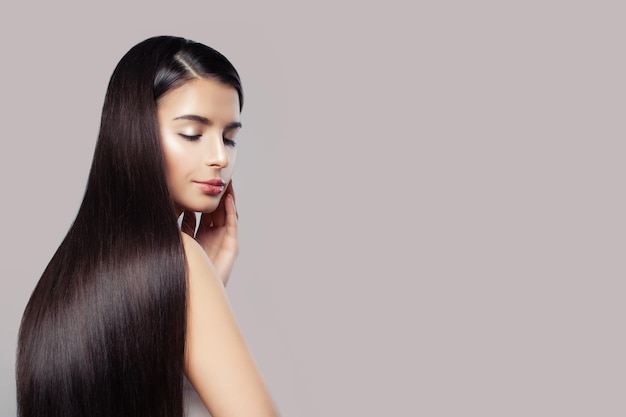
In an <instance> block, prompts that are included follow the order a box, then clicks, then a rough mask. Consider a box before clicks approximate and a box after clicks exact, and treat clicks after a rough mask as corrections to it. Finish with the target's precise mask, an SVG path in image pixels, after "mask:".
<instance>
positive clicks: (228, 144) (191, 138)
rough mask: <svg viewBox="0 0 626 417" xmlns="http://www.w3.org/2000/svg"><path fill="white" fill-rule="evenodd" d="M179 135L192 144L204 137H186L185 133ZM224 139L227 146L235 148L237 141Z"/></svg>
mask: <svg viewBox="0 0 626 417" xmlns="http://www.w3.org/2000/svg"><path fill="white" fill-rule="evenodd" d="M179 135H180V137H181V138H183V139H185V140H188V141H190V142H195V141H197V140H199V139H200V138H201V137H202V135H185V134H183V133H179ZM222 139H223V140H224V144H225V145H226V146H235V144H236V143H235V141H234V140H232V139H228V138H222Z"/></svg>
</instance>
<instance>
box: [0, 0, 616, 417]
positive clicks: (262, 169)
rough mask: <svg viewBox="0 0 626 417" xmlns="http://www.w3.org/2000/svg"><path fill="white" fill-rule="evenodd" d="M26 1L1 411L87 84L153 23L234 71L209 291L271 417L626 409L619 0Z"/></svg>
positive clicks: (94, 108)
mask: <svg viewBox="0 0 626 417" xmlns="http://www.w3.org/2000/svg"><path fill="white" fill-rule="evenodd" d="M41 3H42V4H41V5H35V4H33V3H28V2H27V3H12V4H10V5H9V3H8V2H5V3H4V4H3V5H2V6H0V34H1V35H2V36H1V37H0V39H1V40H0V45H1V49H0V52H1V54H2V65H1V66H0V75H1V76H0V80H1V81H2V89H1V94H0V110H1V112H0V121H1V125H0V126H1V129H2V130H1V133H2V142H1V145H0V146H1V151H0V174H1V175H0V189H1V190H2V206H1V210H2V215H1V216H0V219H1V220H0V221H1V222H2V229H1V230H2V234H1V237H0V239H1V249H2V262H1V263H0V268H1V269H0V271H1V273H2V281H1V282H2V284H1V285H2V291H0V297H2V300H1V301H0V306H1V307H0V308H1V309H2V315H1V325H2V328H1V329H0V332H1V334H2V344H1V345H0V375H1V379H0V415H2V416H12V415H15V413H16V408H15V380H14V378H15V375H14V361H15V347H16V339H17V330H18V326H19V320H20V318H21V315H22V311H23V309H24V306H25V304H26V302H27V300H28V297H29V295H30V293H31V291H32V289H33V288H34V286H35V283H36V282H37V280H38V278H39V276H40V274H41V273H42V271H43V269H44V268H45V266H46V264H47V263H48V261H49V260H50V258H51V256H52V255H53V253H54V251H55V250H56V248H57V246H58V245H59V243H60V242H61V240H62V238H63V236H64V235H65V233H66V231H67V229H68V227H69V226H70V224H71V222H72V221H73V219H74V216H75V215H76V212H77V209H78V206H79V204H80V201H81V200H82V196H83V192H84V187H85V183H86V179H87V174H88V170H89V166H90V163H91V158H92V154H93V148H94V144H95V141H96V136H97V132H98V127H99V119H100V110H101V106H102V102H103V99H104V94H105V89H106V85H107V82H108V79H109V77H110V75H111V73H112V71H113V68H114V67H115V65H116V63H117V62H118V60H119V59H120V58H121V57H122V55H123V54H124V53H125V52H126V51H127V50H128V49H129V48H130V47H131V46H133V45H134V44H136V43H137V42H139V41H141V40H143V39H145V38H147V37H150V36H154V35H160V34H173V35H180V36H184V37H187V38H190V39H194V40H197V41H200V42H203V43H206V44H208V45H210V46H213V47H215V48H216V49H218V50H219V51H221V52H222V53H224V54H225V55H226V56H227V57H228V58H229V59H230V60H231V61H232V62H233V64H234V65H235V66H236V68H237V69H238V70H239V72H240V74H241V76H242V79H243V85H244V94H245V105H244V109H243V113H242V122H243V124H244V128H243V130H242V132H241V136H240V141H239V144H238V147H239V158H238V161H237V169H236V172H235V176H234V184H235V189H236V193H237V198H238V210H239V214H240V237H241V254H240V257H239V260H238V263H237V264H236V266H235V270H234V272H233V275H232V276H231V280H230V283H229V285H228V287H227V292H228V294H229V297H230V300H231V303H232V307H233V310H234V311H235V314H236V316H237V319H238V321H239V323H240V325H241V327H242V329H243V332H244V334H245V336H246V338H247V340H248V343H249V345H250V348H251V350H252V352H253V354H254V356H255V358H256V359H257V362H258V363H259V366H260V368H261V370H262V373H263V375H264V377H265V379H266V380H267V383H268V385H269V387H270V390H271V392H272V394H273V396H274V398H275V400H276V403H277V404H278V406H279V408H280V409H281V411H282V414H283V416H294V417H295V416H298V417H313V416H338V417H345V416H386V415H394V416H429V417H430V416H481V417H485V416H498V417H500V416H591V415H594V416H603V417H605V416H623V415H626V403H625V402H624V392H625V391H626V379H625V377H624V376H625V375H626V366H625V365H626V360H625V355H624V352H626V338H625V334H624V317H625V314H624V313H626V311H625V310H626V308H625V303H624V294H625V292H624V291H625V289H626V285H625V284H624V278H626V274H625V272H626V271H625V270H626V268H625V262H624V250H625V249H626V248H625V246H626V245H625V236H626V230H625V221H624V213H626V207H625V205H626V204H625V203H626V199H625V197H624V178H625V174H626V168H625V164H624V157H625V150H626V145H625V139H626V135H625V133H626V132H625V130H626V129H625V127H624V120H625V119H624V115H625V110H626V105H625V102H626V99H625V97H626V91H625V90H626V89H625V81H624V80H625V74H626V65H625V55H624V39H626V37H625V36H626V29H625V26H624V19H623V17H624V12H625V11H626V10H624V7H623V6H622V5H621V2H609V1H593V2H592V1H552V0H550V1H517V2H502V1H475V2H463V1H455V2H450V1H447V2H446V1H428V2H414V3H413V4H412V5H410V6H409V5H407V4H408V3H409V2H406V4H405V3H404V2H399V1H391V2H390V1H387V2H381V3H380V4H376V5H373V4H368V2H356V1H353V2H341V1H339V2H310V3H305V4H297V2H287V1H283V2H278V1H269V2H247V3H248V4H245V3H246V2H244V3H242V2H229V1H221V2H206V1H203V2H187V3H185V2H167V3H165V2H147V1H144V2H141V3H142V4H139V3H137V2H135V3H132V2H124V3H121V2H120V3H119V4H115V2H108V3H106V4H97V5H87V3H84V2H74V4H70V3H66V2H62V1H61V2H48V3H43V2H41ZM93 238H94V239H97V238H98V236H93ZM242 401H245V399H242Z"/></svg>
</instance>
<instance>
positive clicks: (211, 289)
mask: <svg viewBox="0 0 626 417" xmlns="http://www.w3.org/2000/svg"><path fill="white" fill-rule="evenodd" d="M182 238H183V247H184V251H185V256H186V259H187V277H188V278H187V279H188V301H187V340H186V349H185V363H186V374H187V377H188V379H189V381H190V382H191V383H192V385H193V386H194V388H195V389H196V391H197V392H198V395H199V396H200V398H201V399H202V401H203V402H204V404H205V405H206V407H207V408H208V410H209V412H210V413H211V415H212V416H213V417H230V416H237V417H238V416H246V417H254V416H259V417H261V416H262V417H275V416H278V412H277V410H276V409H275V407H274V405H273V403H272V400H271V398H270V395H269V393H268V391H267V388H266V387H265V383H264V382H263V379H262V377H261V375H260V373H259V371H258V369H257V366H256V364H255V363H254V359H253V358H252V355H251V354H250V352H249V350H248V347H247V345H246V342H245V340H244V338H243V335H242V334H241V332H240V330H239V326H238V325H237V322H236V321H235V318H234V316H233V313H232V311H231V308H230V305H229V303H228V300H227V298H226V294H225V291H224V287H223V285H222V282H221V281H220V278H219V277H218V275H217V273H216V270H215V268H214V267H213V265H212V264H211V262H210V260H209V258H208V256H207V254H206V252H205V251H204V250H203V248H202V247H201V246H200V245H199V244H198V242H196V241H195V240H194V239H193V238H192V237H190V236H188V235H187V234H185V233H182Z"/></svg>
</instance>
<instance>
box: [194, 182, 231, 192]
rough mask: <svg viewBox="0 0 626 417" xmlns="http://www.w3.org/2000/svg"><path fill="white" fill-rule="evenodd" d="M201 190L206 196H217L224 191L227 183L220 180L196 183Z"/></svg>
mask: <svg viewBox="0 0 626 417" xmlns="http://www.w3.org/2000/svg"><path fill="white" fill-rule="evenodd" d="M195 183H196V184H197V185H198V187H199V188H200V190H202V192H204V193H206V194H210V195H217V194H219V193H221V192H222V191H223V190H224V186H225V185H226V183H225V182H224V181H223V180H222V179H220V178H217V179H212V180H208V181H195Z"/></svg>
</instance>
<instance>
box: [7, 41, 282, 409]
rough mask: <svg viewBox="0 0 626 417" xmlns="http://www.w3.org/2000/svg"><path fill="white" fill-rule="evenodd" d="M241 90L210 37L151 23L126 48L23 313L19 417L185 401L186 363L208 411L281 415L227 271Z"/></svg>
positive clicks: (172, 405) (233, 241)
mask: <svg viewBox="0 0 626 417" xmlns="http://www.w3.org/2000/svg"><path fill="white" fill-rule="evenodd" d="M242 104H243V95H242V89H241V83H240V80H239V75H238V74H237V71H236V70H235V68H234V67H233V66H232V65H231V63H230V62H229V61H228V60H227V59H226V58H225V57H224V56H223V55H221V54H220V53H219V52H217V51H215V50H213V49H211V48H209V47H207V46H205V45H202V44H199V43H195V42H191V41H188V40H185V39H182V38H176V37H155V38H151V39H147V40H146V41H144V42H141V43H139V44H138V45H136V46H135V47H133V48H132V49H131V50H130V51H129V52H128V53H127V54H126V55H125V56H124V57H123V58H122V60H121V61H120V62H119V64H118V65H117V67H116V69H115V71H114V72H113V75H112V77H111V80H110V82H109V86H108V89H107V94H106V98H105V101H104V105H103V110H102V120H101V126H100V133H99V136H98V142H97V144H96V149H95V153H94V158H93V162H92V166H91V170H90V174H89V179H88V183H87V188H86V191H85V196H84V199H83V202H82V204H81V207H80V209H79V212H78V214H77V217H76V220H75V221H74V223H73V224H72V226H71V227H70V230H69V231H68V233H67V235H66V237H65V239H64V240H63V242H62V243H61V245H60V247H59V249H58V250H57V252H56V253H55V255H54V256H53V258H52V260H51V261H50V263H49V264H48V266H47V268H46V269H45V271H44V273H43V275H42V277H41V279H40V280H39V282H38V284H37V286H36V288H35V290H34V292H33V294H32V296H31V299H30V301H29V303H28V305H27V307H26V310H25V312H24V316H23V318H22V324H21V328H20V335H19V345H18V358H17V391H18V410H19V414H20V416H22V417H33V416H64V417H67V416H81V417H86V416H116V417H118V416H133V417H134V416H150V417H155V416H163V417H165V416H167V417H175V416H182V415H183V413H184V395H183V383H184V376H185V375H186V376H187V377H188V379H189V381H190V382H191V383H192V384H193V386H194V387H195V389H196V390H197V392H198V394H199V397H200V398H201V399H202V402H203V403H204V405H205V406H206V407H207V409H208V410H209V411H210V412H211V415H212V416H214V417H219V416H274V415H277V412H276V410H275V408H274V406H273V404H272V401H271V399H270V396H269V394H268V392H267V390H266V388H265V385H264V383H263V380H262V378H261V376H260V375H259V372H258V370H257V368H256V366H255V364H254V361H253V359H252V357H251V355H250V353H249V351H248V349H247V347H246V344H245V341H244V339H243V337H242V336H241V333H240V332H239V329H238V327H237V324H236V322H235V320H234V318H233V315H232V312H231V310H230V308H229V305H228V301H227V299H226V296H225V293H224V289H223V285H222V282H226V280H227V279H228V274H229V273H230V270H231V268H232V265H233V262H234V259H235V257H236V254H237V233H236V232H237V215H236V210H235V205H234V194H233V188H232V184H231V183H230V182H229V181H230V176H231V174H232V171H233V167H234V162H235V158H236V147H235V140H236V137H235V136H236V133H237V131H238V130H239V128H240V127H241V124H240V121H239V115H240V110H241V106H242ZM193 212H202V213H205V214H203V215H202V217H201V220H200V223H199V225H198V227H197V232H195V233H194V230H195V229H196V224H195V215H194V214H193ZM181 215H182V216H183V223H182V229H183V232H185V233H181V231H180V230H179V228H178V224H177V218H179V217H180V216H181Z"/></svg>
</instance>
